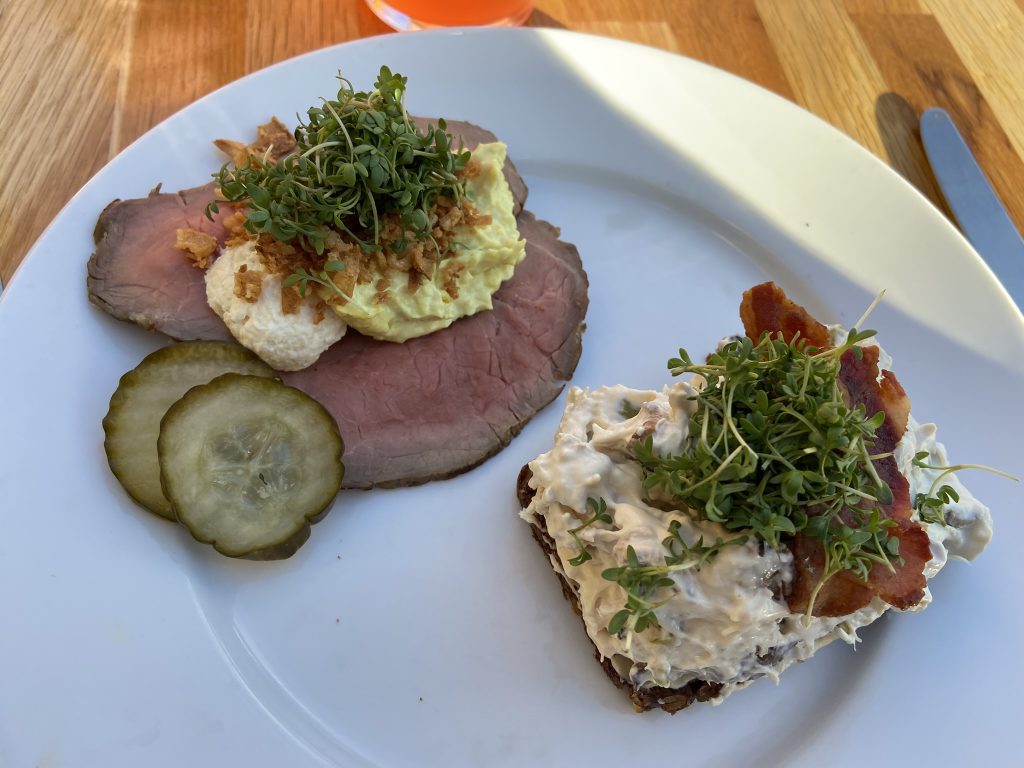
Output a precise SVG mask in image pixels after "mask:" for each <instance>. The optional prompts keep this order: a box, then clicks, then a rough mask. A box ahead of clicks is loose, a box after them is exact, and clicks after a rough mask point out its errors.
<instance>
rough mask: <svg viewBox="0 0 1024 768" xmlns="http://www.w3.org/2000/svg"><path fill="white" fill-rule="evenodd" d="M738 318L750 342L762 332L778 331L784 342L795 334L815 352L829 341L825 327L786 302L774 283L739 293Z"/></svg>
mask: <svg viewBox="0 0 1024 768" xmlns="http://www.w3.org/2000/svg"><path fill="white" fill-rule="evenodd" d="M740 319H741V320H742V321H743V330H744V331H745V332H746V334H747V336H749V337H750V338H751V340H752V341H757V340H758V339H760V338H761V334H762V333H764V332H765V331H772V332H775V331H782V335H783V337H784V338H785V339H786V341H790V340H792V338H793V335H794V334H796V333H799V334H800V336H801V338H804V339H807V340H808V341H809V342H810V343H811V344H813V345H814V346H816V347H818V348H819V349H824V348H825V347H827V346H829V344H830V341H831V337H830V336H829V333H828V328H826V327H825V326H824V325H822V324H821V323H819V322H818V321H817V320H815V319H814V318H813V317H811V315H810V314H809V313H808V312H807V310H806V309H804V308H803V307H801V306H800V305H799V304H796V303H795V302H792V301H790V300H789V299H788V298H787V297H786V294H785V293H783V292H782V289H781V288H779V286H777V285H776V284H775V283H770V282H769V283H761V284H760V285H755V286H754V287H753V288H751V289H750V290H749V291H747V292H746V293H744V294H743V301H742V303H741V304H740Z"/></svg>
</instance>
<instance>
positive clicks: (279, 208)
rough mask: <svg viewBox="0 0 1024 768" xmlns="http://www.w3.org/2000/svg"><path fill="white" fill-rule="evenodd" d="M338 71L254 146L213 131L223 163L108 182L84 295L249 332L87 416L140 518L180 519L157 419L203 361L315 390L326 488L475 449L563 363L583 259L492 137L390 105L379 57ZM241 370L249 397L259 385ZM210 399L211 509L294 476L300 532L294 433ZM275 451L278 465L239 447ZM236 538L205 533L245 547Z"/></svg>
mask: <svg viewBox="0 0 1024 768" xmlns="http://www.w3.org/2000/svg"><path fill="white" fill-rule="evenodd" d="M339 80H340V82H341V85H340V88H339V91H338V94H337V97H336V98H334V99H325V100H323V103H322V104H321V105H320V106H316V107H312V108H310V109H309V110H308V112H307V119H306V122H301V123H300V124H299V126H298V127H297V128H296V129H295V130H294V131H289V130H288V129H287V128H285V127H284V126H283V125H282V124H281V123H280V122H279V121H278V120H277V119H273V120H271V121H270V122H269V123H267V124H266V125H263V126H260V128H259V135H258V138H257V140H256V141H255V142H254V143H253V144H249V145H246V144H242V143H240V142H236V141H226V140H219V141H217V142H216V144H217V146H218V147H219V148H220V149H222V150H223V151H224V152H225V153H227V154H228V156H229V158H230V159H231V161H230V162H229V163H227V164H225V165H224V167H223V168H221V170H220V171H219V172H217V173H216V174H214V177H215V179H214V181H213V182H212V183H210V184H207V185H204V186H201V187H197V188H194V189H189V190H185V191H182V192H177V193H170V194H168V193H160V192H159V190H158V189H157V190H154V191H153V193H151V194H150V195H149V196H148V197H146V198H142V199H135V200H125V201H121V200H115V201H114V202H112V203H111V204H110V205H109V206H107V208H106V209H105V210H104V211H103V212H102V214H101V215H100V217H99V221H98V223H97V225H96V229H95V241H96V249H95V252H94V253H93V255H92V258H91V259H90V260H89V269H88V272H89V274H88V281H87V283H88V291H89V298H90V300H91V301H92V302H93V303H94V304H96V305H97V306H99V307H101V308H102V309H103V310H105V311H106V312H108V313H110V314H111V315H113V316H114V317H117V318H120V319H123V320H128V321H131V322H134V323H137V324H139V325H142V326H143V327H145V328H149V329H152V330H155V331H159V332H161V333H164V334H166V335H167V336H170V337H171V338H173V339H177V340H183V341H188V342H196V341H204V342H207V343H209V342H233V343H237V344H240V345H241V346H243V347H245V348H247V350H249V354H248V356H245V355H242V356H239V355H235V354H234V353H231V352H229V351H225V349H224V348H223V347H218V346H215V345H213V346H211V345H209V344H208V345H207V346H201V345H200V346H195V347H191V348H189V349H188V350H187V352H186V353H182V354H165V355H161V356H160V357H159V359H158V360H157V361H156V363H157V364H158V365H157V364H150V363H147V364H146V368H145V369H144V372H143V374H144V375H135V376H131V377H128V378H126V380H125V381H123V382H122V385H123V389H124V390H125V391H124V392H121V391H120V390H119V393H120V394H119V395H115V399H114V400H113V401H112V413H111V416H110V417H108V419H107V421H105V427H106V428H107V450H108V456H109V457H110V458H111V466H112V468H113V469H114V471H115V474H117V476H118V478H119V479H120V480H122V483H123V484H125V485H126V488H128V490H129V493H130V494H131V495H132V497H133V498H135V499H136V500H137V501H139V502H140V503H141V504H143V506H146V507H147V508H148V509H150V510H151V511H153V512H156V513H157V514H159V515H161V516H164V517H168V518H170V519H178V520H179V521H181V520H182V514H181V509H180V506H181V505H180V504H179V503H178V502H177V501H176V500H175V499H173V498H164V496H166V495H167V494H168V493H169V487H170V486H169V484H168V481H167V477H166V476H165V475H166V473H165V472H164V470H165V469H166V466H165V465H166V464H167V463H168V462H167V461H164V460H163V459H162V458H161V457H160V456H158V455H157V438H158V436H159V435H160V434H161V433H162V432H163V431H164V429H163V427H164V426H165V425H163V424H162V422H161V419H162V418H163V415H164V412H165V411H166V410H167V409H168V408H169V407H170V406H171V405H172V404H173V403H174V402H176V400H177V399H178V398H179V397H181V396H182V395H183V394H184V393H185V392H186V390H187V389H188V388H189V387H191V386H195V385H198V384H202V383H205V381H208V380H209V379H211V378H214V377H215V376H218V375H220V374H222V373H234V374H235V375H247V376H261V377H263V378H265V379H270V380H275V381H277V380H278V379H279V382H278V383H281V384H283V385H285V386H287V387H288V388H290V389H292V390H297V391H299V392H301V393H304V394H305V395H307V396H309V397H310V398H312V399H313V400H315V401H316V402H317V403H319V404H320V405H322V406H323V409H324V411H325V413H326V414H327V415H328V417H329V418H331V419H333V421H334V422H335V423H336V426H335V425H327V427H325V429H326V431H327V432H331V431H332V430H333V432H335V433H336V432H338V431H339V430H340V433H341V435H342V436H344V443H345V445H344V450H345V470H344V473H343V475H342V473H340V472H338V473H334V472H332V473H331V477H332V478H333V477H335V475H337V477H336V482H335V485H334V489H333V490H334V491H336V490H337V484H338V483H340V484H341V486H342V487H346V488H371V487H387V486H399V485H413V484H417V483H424V482H427V481H430V480H435V479H442V478H446V477H450V476H452V475H455V474H458V473H459V472H463V471H465V470H467V469H470V468H472V467H474V466H476V465H477V464H479V463H480V462H482V461H484V460H485V459H486V458H488V457H489V456H491V455H492V454H494V453H496V452H497V451H499V450H500V449H501V448H503V447H504V446H505V445H507V444H508V442H509V441H510V440H511V439H512V437H513V436H514V435H515V434H517V433H518V432H519V430H520V429H521V428H522V427H523V425H524V424H525V423H526V422H527V421H529V420H530V418H532V417H533V415H534V414H535V413H537V411H538V410H540V409H541V408H543V407H544V406H545V405H547V404H548V403H549V402H551V400H553V399H554V398H555V397H556V396H557V395H558V393H559V392H560V391H561V389H562V387H563V386H564V382H565V381H567V380H568V379H569V378H570V377H571V375H572V372H573V370H574V369H575V367H576V363H577V361H578V360H579V356H580V351H581V337H582V333H583V328H584V324H583V320H584V316H585V314H586V309H587V277H586V274H585V272H584V271H583V266H582V263H581V261H580V258H579V255H578V253H577V251H576V249H575V247H574V246H572V245H570V244H568V243H564V242H562V241H561V240H559V237H558V231H557V229H556V228H555V227H553V226H552V225H550V224H548V223H546V222H544V221H540V220H538V219H536V218H535V217H534V216H533V215H532V214H531V213H529V212H528V211H525V210H523V203H524V201H525V199H526V185H525V184H524V183H523V180H522V178H521V177H520V176H519V174H518V173H517V171H516V169H515V167H514V166H513V165H512V163H511V161H509V160H508V158H507V150H506V147H505V145H504V144H503V143H501V142H499V141H498V140H497V139H496V137H495V136H494V135H493V134H491V133H489V132H488V131H486V130H484V129H482V128H479V127H477V126H474V125H471V124H469V123H462V122H454V121H453V122H448V123H446V122H445V121H444V120H427V119H417V118H412V117H410V116H409V115H408V114H407V113H406V110H405V101H404V97H405V89H406V78H404V77H402V76H401V75H399V74H397V73H392V72H391V71H390V70H388V69H387V68H386V67H382V68H381V70H380V74H379V77H378V78H377V81H376V83H375V86H374V88H373V89H371V90H369V91H357V90H356V89H355V88H353V87H352V85H351V84H350V83H349V82H348V81H347V80H345V79H344V78H342V77H341V76H340V75H339ZM197 360H200V362H199V363H198V364H197V362H196V361H197ZM261 361H262V362H261ZM179 363H182V364H183V365H186V366H188V370H187V371H185V370H184V369H182V368H181V367H180V366H179ZM239 367H242V368H245V369H246V370H244V371H237V370H235V369H236V368H239ZM179 374H180V375H179ZM197 376H198V377H199V379H201V380H198V379H197V378H196V377H197ZM140 382H146V383H147V387H140ZM168 382H169V383H170V384H169V385H168V386H163V384H164V383H168ZM249 384H250V386H249V387H248V390H247V391H248V392H249V393H250V394H249V397H253V398H261V395H260V394H259V393H260V392H263V391H265V390H267V385H266V384H265V383H264V384H261V385H259V386H255V385H254V384H253V383H252V382H250V383H249ZM186 385H187V386H186ZM221 390H223V391H224V392H226V389H225V388H224V387H223V385H221ZM121 395H123V396H121ZM225 396H226V395H225ZM288 397H293V394H289V395H288ZM221 402H224V400H223V398H221ZM127 406H131V407H130V408H129V410H128V411H124V408H125V407H127ZM115 410H120V411H121V414H120V415H119V414H118V413H116V412H115ZM271 410H272V409H271ZM211 412H217V409H216V408H214V409H213V410H212V411H211ZM315 412H316V410H315V409H313V410H311V413H315ZM125 413H127V414H128V417H124V414H125ZM220 413H222V414H224V424H223V425H222V426H223V428H224V429H225V430H228V431H229V432H230V434H229V435H228V437H224V435H225V434H228V433H217V434H214V435H210V436H206V437H205V438H203V439H204V440H206V443H207V445H208V446H209V445H213V444H215V443H216V444H218V445H222V447H224V450H223V451H219V450H218V451H217V452H215V453H217V456H216V457H215V460H214V459H211V458H210V457H209V456H208V455H207V454H208V453H209V450H207V451H206V452H205V453H204V452H203V451H202V450H200V451H198V453H196V455H195V456H194V460H195V461H197V462H199V463H200V464H201V465H202V466H203V467H204V469H203V473H206V474H208V475H209V478H208V480H209V482H208V484H212V485H217V484H220V486H223V485H224V483H228V481H227V480H226V479H225V478H227V477H229V476H230V477H236V476H238V477H244V478H245V480H244V482H241V481H239V482H236V481H235V480H232V481H230V483H228V484H229V485H230V484H231V483H234V485H233V486H232V488H233V489H234V490H232V491H230V493H221V494H220V495H219V496H218V497H217V501H216V503H214V502H212V501H209V502H208V503H209V504H210V506H211V507H216V506H223V504H224V503H225V500H226V499H227V498H228V497H229V496H230V494H231V493H234V494H235V495H236V496H239V495H240V496H242V497H246V498H249V499H250V501H252V503H253V505H254V506H253V509H255V508H256V507H257V506H259V504H258V503H257V502H259V503H260V504H262V502H263V501H267V502H268V503H267V504H266V505H264V506H274V505H277V506H281V507H282V508H283V507H287V506H288V504H287V503H286V501H287V498H288V495H289V494H292V493H294V492H295V489H298V488H306V489H308V488H310V487H313V486H316V487H317V488H318V490H317V492H316V493H315V494H310V498H311V502H310V503H307V504H305V505H304V506H303V509H304V511H302V512H301V514H292V515H291V516H290V517H289V520H288V521H287V522H288V525H292V526H293V527H295V526H298V529H299V530H305V531H307V535H308V523H309V521H310V520H311V519H317V516H318V515H319V514H321V513H322V511H323V508H324V494H325V493H326V494H328V495H327V498H328V499H330V498H333V493H332V492H331V489H330V488H322V489H321V488H319V486H318V482H319V481H318V480H316V479H313V478H303V477H301V476H300V474H301V473H299V470H300V469H301V467H302V466H303V464H304V463H303V462H302V461H297V460H294V456H293V455H292V454H293V453H294V452H295V451H303V452H306V451H309V450H312V442H313V441H308V440H297V439H294V440H290V441H285V442H281V440H278V439H277V438H276V437H275V438H271V437H268V435H277V436H279V437H281V438H282V439H283V436H285V435H287V434H290V431H295V430H297V429H298V427H291V426H287V425H284V424H277V425H276V426H275V429H274V430H269V431H268V430H266V429H262V428H260V427H259V425H255V424H253V425H250V427H251V428H248V427H247V429H246V431H245V434H246V435H247V436H248V437H246V438H245V439H241V438H239V437H238V434H239V432H238V420H239V419H242V418H243V414H242V412H241V411H240V410H239V409H230V410H228V409H223V410H221V411H220ZM232 420H234V422H235V423H234V425H232V423H229V422H231V421H232ZM188 423H193V422H188ZM140 427H141V428H140ZM328 427H329V428H328ZM275 430H276V431H275ZM140 435H145V439H144V440H140V439H139V436H140ZM198 441H199V438H198V437H196V438H195V440H193V441H192V442H193V443H195V445H190V446H182V447H183V448H184V447H188V448H195V447H196V446H197V445H198ZM218 441H220V442H218ZM225 441H226V442H225ZM164 442H165V443H166V444H167V446H168V450H170V446H171V444H172V443H171V441H169V440H168V441H164ZM143 444H145V445H146V446H149V445H150V444H152V445H151V446H150V448H149V449H148V452H147V451H144V450H143ZM199 447H201V446H199ZM286 448H287V450H285V449H286ZM211 450H212V449H211ZM331 451H333V452H334V454H336V453H337V447H336V446H334V443H333V442H332V448H331ZM144 453H145V454H146V455H145V461H141V462H140V461H138V460H137V459H138V457H139V456H141V455H143V454H144ZM285 454H287V455H288V456H289V462H290V463H289V464H288V467H289V469H288V473H284V474H282V473H281V472H279V471H277V470H278V469H279V467H277V466H270V465H264V464H263V463H258V464H257V463H254V462H255V459H252V458H245V461H244V462H243V461H242V460H241V459H240V458H239V457H256V456H260V457H262V458H261V459H260V461H265V460H269V459H268V457H273V456H277V455H285ZM334 459H335V461H336V460H337V456H336V455H335V457H334ZM225 462H227V465H225ZM243 464H244V466H242V465H243ZM211 467H213V468H215V469H216V472H213V470H212V469H211ZM207 470H210V472H207ZM154 473H155V474H156V476H154ZM232 473H235V474H232ZM296 473H299V474H296ZM144 474H145V476H143V475H144ZM195 474H197V473H195V472H194V473H193V475H195ZM199 474H202V473H199ZM129 475H130V476H131V477H132V478H135V479H134V480H133V479H129V480H127V481H126V477H128V476H129ZM271 477H273V478H277V480H275V481H274V482H270V481H269V480H267V478H271ZM287 478H290V479H287ZM173 485H174V486H175V487H177V488H181V487H182V484H181V483H175V484H173ZM235 486H237V487H235ZM190 490H192V491H195V489H194V488H193V489H190ZM222 490H223V489H222ZM264 497H265V498H264ZM246 514H248V515H250V516H252V515H253V514H256V513H255V512H253V510H252V509H250V510H249V511H248V512H247V513H246ZM204 515H205V513H204ZM273 522H274V524H275V525H277V523H278V522H279V521H278V520H277V519H276V518H274V520H273ZM282 525H283V526H284V528H287V527H288V525H284V524H283V523H282ZM303 527H304V528H303ZM209 528H210V526H207V525H206V523H205V522H204V530H207V529H209ZM193 533H195V530H194V529H193ZM203 535H204V536H205V537H206V538H204V540H210V536H213V534H203ZM197 536H198V535H197ZM269 538H270V540H268V542H265V544H266V545H267V546H263V547H262V549H261V550H260V551H262V552H264V553H266V552H270V553H271V554H272V556H280V555H281V553H283V552H286V551H288V554H290V551H294V547H293V546H291V545H289V546H288V547H285V548H283V549H282V548H281V547H279V546H278V543H280V541H281V535H279V534H274V536H272V537H269ZM246 541H247V542H249V543H247V544H245V545H244V546H241V547H233V546H231V547H225V546H222V545H223V541H222V540H217V541H212V542H211V543H214V545H215V546H218V549H221V551H224V552H225V553H231V554H235V553H238V552H252V551H254V550H253V547H254V546H255V545H253V544H252V543H251V541H250V539H247V540H246ZM275 542H276V543H275Z"/></svg>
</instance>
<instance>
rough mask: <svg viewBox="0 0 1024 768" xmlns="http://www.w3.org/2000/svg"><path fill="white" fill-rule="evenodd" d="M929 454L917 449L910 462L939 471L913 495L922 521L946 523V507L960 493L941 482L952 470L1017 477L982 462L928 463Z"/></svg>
mask: <svg viewBox="0 0 1024 768" xmlns="http://www.w3.org/2000/svg"><path fill="white" fill-rule="evenodd" d="M929 458H930V455H929V453H928V451H918V452H917V453H915V454H914V458H913V460H912V464H913V465H914V466H915V467H919V468H921V469H931V470H935V471H937V472H939V474H938V475H937V476H936V477H935V479H934V480H932V484H931V486H930V487H929V488H928V490H927V491H926V492H925V493H918V494H917V495H915V496H914V509H916V510H917V515H918V517H919V518H921V520H922V522H925V523H939V524H940V525H948V524H949V523H947V522H946V507H947V506H948V505H950V504H952V503H955V502H957V501H960V494H959V493H957V492H956V489H955V488H953V486H951V485H947V484H945V483H943V484H942V485H939V483H941V482H942V479H943V478H944V477H946V476H947V475H951V474H953V473H954V472H959V471H960V470H962V469H981V470H984V471H985V472H991V473H993V474H996V475H999V476H1000V477H1005V478H1006V479H1007V480H1013V481H1016V480H1017V478H1016V477H1015V476H1014V475H1011V474H1010V473H1009V472H1003V471H1002V470H1001V469H995V468H993V467H987V466H985V465H984V464H954V465H952V466H948V467H947V466H936V465H933V464H929V463H928V459H929Z"/></svg>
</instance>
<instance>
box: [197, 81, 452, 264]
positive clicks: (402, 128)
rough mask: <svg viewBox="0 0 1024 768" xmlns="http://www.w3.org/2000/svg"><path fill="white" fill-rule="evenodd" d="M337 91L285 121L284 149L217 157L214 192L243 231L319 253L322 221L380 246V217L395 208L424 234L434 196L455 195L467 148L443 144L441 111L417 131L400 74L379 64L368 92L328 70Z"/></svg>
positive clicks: (211, 208)
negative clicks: (289, 123)
mask: <svg viewBox="0 0 1024 768" xmlns="http://www.w3.org/2000/svg"><path fill="white" fill-rule="evenodd" d="M338 80H339V81H340V83H341V86H340V88H339V90H338V94H337V98H335V99H323V100H322V101H323V105H322V106H320V107H311V108H310V109H309V110H308V111H307V113H306V114H307V118H308V122H302V121H301V119H300V123H299V126H298V127H297V128H296V129H295V139H296V142H297V143H298V148H297V151H296V152H295V153H294V154H291V155H288V156H287V157H284V158H282V159H281V160H279V161H278V162H276V163H275V162H271V161H270V159H269V154H268V155H267V156H265V157H264V158H263V159H262V160H257V161H250V163H249V164H248V165H246V166H243V167H241V168H231V167H229V166H228V165H225V166H224V167H223V168H221V169H220V171H218V172H217V173H216V174H214V178H215V179H216V181H217V184H218V186H219V187H220V190H221V194H222V195H223V199H221V200H215V201H213V202H211V203H210V204H209V205H208V206H207V210H206V215H207V216H208V217H210V218H212V216H213V213H215V212H216V211H217V210H218V203H225V202H228V203H243V204H245V205H246V206H247V208H248V212H247V217H246V222H245V226H246V228H247V229H248V230H249V231H250V232H252V233H254V234H255V233H266V234H269V235H271V236H272V237H274V238H275V239H277V240H279V241H281V242H283V243H290V242H292V241H293V240H298V241H299V243H300V245H301V246H302V247H303V248H305V249H307V250H311V251H315V252H316V253H317V254H323V252H324V244H325V239H326V235H327V229H328V228H331V229H334V230H337V231H338V232H342V233H345V234H347V235H348V236H349V237H351V238H352V239H353V240H355V241H357V242H359V243H360V245H361V246H362V247H363V249H364V250H366V251H375V250H378V249H379V247H380V245H379V244H380V220H381V217H382V216H383V215H384V214H385V213H388V212H390V211H396V212H397V213H398V215H399V217H400V219H401V222H402V225H403V226H404V227H405V228H407V229H409V230H411V231H412V232H413V233H414V234H415V235H416V236H417V238H419V239H424V240H425V239H429V219H428V214H429V211H430V209H431V207H432V206H433V204H434V203H435V201H436V200H437V198H438V197H439V196H444V197H447V198H449V199H451V200H454V201H455V202H456V203H458V202H459V201H460V200H461V198H462V196H463V194H464V192H465V187H464V184H463V182H462V180H461V178H460V176H459V174H460V172H461V171H463V170H464V169H465V167H466V164H467V163H468V161H469V152H468V151H463V150H462V148H461V146H460V147H459V148H458V149H455V148H453V147H452V138H451V136H450V135H449V134H448V133H447V132H446V125H445V122H444V120H439V121H438V124H437V125H436V126H430V127H428V128H427V130H426V131H420V130H419V129H417V128H416V126H415V125H414V124H413V123H412V121H411V120H410V118H409V115H408V114H407V113H406V111H405V89H406V83H407V80H408V78H406V77H403V76H402V75H400V74H398V73H392V72H391V70H390V69H388V68H387V67H381V68H380V73H379V75H378V77H377V80H376V82H375V83H374V90H372V91H370V92H368V93H367V92H364V91H356V90H355V89H354V88H353V86H352V84H351V83H350V82H349V81H348V80H347V79H345V78H344V77H342V75H341V74H340V73H339V74H338Z"/></svg>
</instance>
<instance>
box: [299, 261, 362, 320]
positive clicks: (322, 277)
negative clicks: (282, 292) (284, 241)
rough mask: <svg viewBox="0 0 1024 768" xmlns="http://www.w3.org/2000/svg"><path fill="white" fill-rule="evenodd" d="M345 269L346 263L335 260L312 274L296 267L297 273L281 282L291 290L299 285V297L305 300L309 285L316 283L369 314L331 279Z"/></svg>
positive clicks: (303, 268)
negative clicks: (332, 275) (335, 273)
mask: <svg viewBox="0 0 1024 768" xmlns="http://www.w3.org/2000/svg"><path fill="white" fill-rule="evenodd" d="M344 269H345V262H343V261H334V260H330V261H327V262H326V263H325V264H324V268H323V269H321V270H320V271H319V272H310V271H309V270H307V269H306V268H305V267H296V269H295V271H294V272H292V273H291V274H290V275H288V277H286V278H285V279H284V280H283V281H282V282H281V285H282V287H284V288H291V287H292V286H293V285H297V286H298V288H299V295H300V296H302V297H303V298H305V297H306V294H307V293H308V292H309V284H310V283H314V284H315V285H319V286H322V287H324V288H326V289H327V290H329V291H331V292H333V293H335V294H337V295H338V296H340V297H341V298H343V299H344V300H345V301H347V302H349V303H350V304H352V305H353V306H354V307H356V308H357V309H360V310H362V311H363V312H365V313H367V314H369V310H368V309H366V307H364V306H362V305H361V304H359V303H358V302H357V301H356V300H355V299H354V298H353V297H351V296H349V295H348V294H347V293H345V292H344V291H343V290H341V288H339V287H338V286H337V285H336V284H335V282H334V280H332V279H331V273H332V272H342V271H344Z"/></svg>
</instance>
